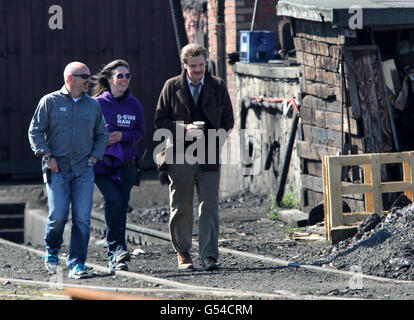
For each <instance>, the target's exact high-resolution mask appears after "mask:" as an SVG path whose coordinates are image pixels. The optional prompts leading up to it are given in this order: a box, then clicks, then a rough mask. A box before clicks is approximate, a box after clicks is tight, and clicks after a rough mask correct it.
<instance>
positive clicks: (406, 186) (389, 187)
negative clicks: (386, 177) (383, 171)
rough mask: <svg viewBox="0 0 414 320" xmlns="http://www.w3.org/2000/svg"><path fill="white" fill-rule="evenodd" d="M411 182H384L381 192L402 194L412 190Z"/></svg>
mask: <svg viewBox="0 0 414 320" xmlns="http://www.w3.org/2000/svg"><path fill="white" fill-rule="evenodd" d="M411 186H412V184H411V182H406V181H398V182H394V181H393V182H382V183H381V186H380V190H381V192H382V193H388V192H402V191H405V190H410V189H411Z"/></svg>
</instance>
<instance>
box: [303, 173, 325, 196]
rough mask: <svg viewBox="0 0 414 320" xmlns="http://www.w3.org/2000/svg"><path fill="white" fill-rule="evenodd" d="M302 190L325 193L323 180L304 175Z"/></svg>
mask: <svg viewBox="0 0 414 320" xmlns="http://www.w3.org/2000/svg"><path fill="white" fill-rule="evenodd" d="M301 179H302V188H303V189H307V190H312V191H316V192H320V193H322V192H323V179H322V178H321V177H317V176H312V175H310V174H302V176H301Z"/></svg>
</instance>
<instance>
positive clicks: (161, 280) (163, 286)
mask: <svg viewBox="0 0 414 320" xmlns="http://www.w3.org/2000/svg"><path fill="white" fill-rule="evenodd" d="M91 225H92V226H91V228H92V231H93V232H96V233H98V234H102V233H103V232H104V228H105V226H104V216H103V215H102V214H99V213H96V212H94V213H93V216H92V224H91ZM127 237H128V239H129V241H130V242H132V243H134V244H140V245H148V244H151V243H165V244H166V243H167V242H169V241H170V236H169V234H167V233H165V232H162V231H158V230H153V229H150V228H146V227H142V226H137V225H132V224H127ZM1 243H3V244H6V245H8V246H12V247H16V248H19V249H23V250H26V251H30V252H31V253H34V254H36V255H38V256H42V255H43V254H44V251H43V250H36V249H34V248H32V247H29V246H24V245H19V244H15V243H12V242H9V241H6V240H2V239H0V244H1ZM193 243H194V247H195V248H197V247H198V243H197V241H194V242H193ZM219 251H220V254H222V255H231V256H236V257H243V258H244V259H250V260H251V261H263V262H264V263H267V264H270V265H275V266H280V267H283V268H288V269H298V270H306V271H308V272H312V273H321V274H334V275H339V276H342V277H348V278H352V277H355V276H356V274H355V273H354V272H349V271H343V270H337V269H334V268H326V267H319V266H313V265H302V264H298V263H295V262H293V261H288V260H283V259H278V258H274V257H269V256H263V255H260V254H255V253H249V252H245V251H238V250H234V249H230V248H219ZM88 264H89V265H91V266H92V267H93V268H94V270H95V271H96V272H98V273H100V274H105V273H106V274H109V273H110V270H109V268H108V267H106V266H103V265H101V264H97V263H95V264H90V263H88ZM116 275H117V276H119V277H123V278H125V279H130V280H125V281H136V282H145V283H151V284H153V285H154V286H157V287H153V288H143V287H136V288H134V287H128V288H125V287H121V286H112V285H104V286H99V285H83V284H79V283H73V282H70V281H68V282H65V281H61V282H59V283H55V282H50V281H41V280H32V279H24V278H23V279H22V278H20V279H19V278H15V277H0V282H1V283H14V284H22V285H25V286H43V287H47V288H58V289H60V290H62V292H63V290H64V289H65V288H68V287H76V288H84V289H93V290H107V291H111V292H118V293H129V294H134V295H137V294H141V295H147V296H148V295H149V296H157V297H163V298H165V297H171V296H181V297H191V296H192V297H203V298H204V299H208V297H210V298H214V299H217V298H230V297H232V298H236V299H335V300H338V299H340V300H342V299H346V300H349V299H352V297H349V296H346V297H341V296H332V297H331V296H326V295H324V296H318V295H317V294H298V293H297V292H295V290H283V289H281V290H273V291H272V292H271V293H265V292H262V291H260V292H259V291H255V290H239V289H228V288H219V287H217V286H214V287H210V286H201V285H195V284H192V283H188V281H175V280H171V279H169V278H166V277H160V276H153V275H148V274H145V273H140V272H129V271H117V272H116ZM358 277H360V278H361V279H364V280H367V281H373V282H378V283H383V284H387V285H391V286H392V285H397V284H398V285H405V286H408V287H411V288H414V281H404V280H395V279H389V278H381V277H376V276H371V275H365V274H361V273H360V274H358ZM64 278H66V277H64ZM171 278H172V277H171ZM50 297H51V298H52V299H53V298H54V295H53V294H52V295H50ZM61 297H62V296H61ZM358 299H360V298H358Z"/></svg>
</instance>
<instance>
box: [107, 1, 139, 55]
mask: <svg viewBox="0 0 414 320" xmlns="http://www.w3.org/2000/svg"><path fill="white" fill-rule="evenodd" d="M112 3H113V7H112V15H113V25H112V28H113V35H114V37H113V39H112V45H113V47H114V59H126V58H125V35H126V32H125V28H127V27H128V26H127V24H126V23H125V22H126V17H125V10H126V7H125V0H113V2H112ZM143 30H145V29H143Z"/></svg>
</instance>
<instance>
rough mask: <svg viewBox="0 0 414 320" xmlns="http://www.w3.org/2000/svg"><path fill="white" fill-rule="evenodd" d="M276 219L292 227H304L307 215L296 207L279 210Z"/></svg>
mask: <svg viewBox="0 0 414 320" xmlns="http://www.w3.org/2000/svg"><path fill="white" fill-rule="evenodd" d="M277 216H278V219H280V220H282V221H284V222H286V223H287V224H288V225H290V226H293V227H305V226H307V225H308V215H307V214H306V213H304V212H302V211H300V210H297V209H288V210H280V211H278V213H277Z"/></svg>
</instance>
